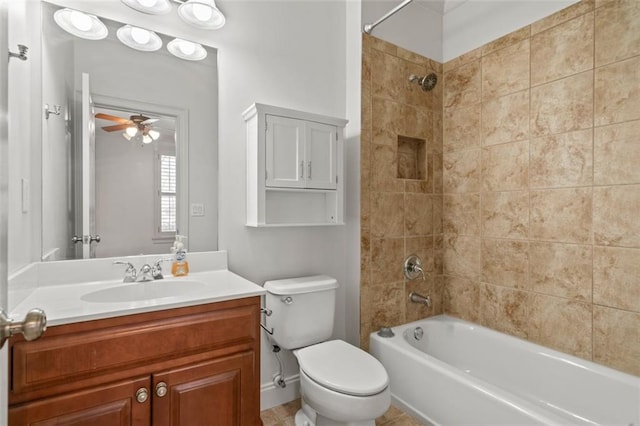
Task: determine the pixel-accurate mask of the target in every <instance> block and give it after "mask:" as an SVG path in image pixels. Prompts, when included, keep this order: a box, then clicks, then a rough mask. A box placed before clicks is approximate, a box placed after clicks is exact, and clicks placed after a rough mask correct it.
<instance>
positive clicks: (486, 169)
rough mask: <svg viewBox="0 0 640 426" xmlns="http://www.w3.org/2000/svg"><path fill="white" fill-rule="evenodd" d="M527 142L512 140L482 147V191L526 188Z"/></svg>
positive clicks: (527, 176) (527, 178)
mask: <svg viewBox="0 0 640 426" xmlns="http://www.w3.org/2000/svg"><path fill="white" fill-rule="evenodd" d="M528 184H529V142H528V141H523V142H514V143H506V144H502V145H494V146H490V147H485V148H483V149H482V189H483V191H509V190H518V189H527V187H528Z"/></svg>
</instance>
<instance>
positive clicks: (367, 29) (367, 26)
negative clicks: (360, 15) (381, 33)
mask: <svg viewBox="0 0 640 426" xmlns="http://www.w3.org/2000/svg"><path fill="white" fill-rule="evenodd" d="M412 1H413V0H404V1H403V2H402V3H400V4H399V5H397V6H396V7H394V8H393V9H392V10H391V11H390V12H389V13H387V14H386V15H384V16H383V17H382V18H380V19H378V20H377V21H376V22H374V23H373V24H364V26H363V27H362V30H363V31H364V32H365V33H367V34H371V31H373V29H374V28H375V27H377V26H378V25H380V24H381V23H383V22H384V21H386V20H387V19H388V18H389V17H390V16H392V15H393V14H395V13H396V12H398V11H399V10H400V9H402V8H403V7H405V6H406V5H408V4H409V3H411V2H412Z"/></svg>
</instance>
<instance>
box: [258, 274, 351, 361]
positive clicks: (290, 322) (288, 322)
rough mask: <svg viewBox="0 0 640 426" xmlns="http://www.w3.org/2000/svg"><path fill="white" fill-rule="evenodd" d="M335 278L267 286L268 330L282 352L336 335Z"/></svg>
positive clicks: (269, 284)
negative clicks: (334, 321)
mask: <svg viewBox="0 0 640 426" xmlns="http://www.w3.org/2000/svg"><path fill="white" fill-rule="evenodd" d="M336 288H338V282H337V281H336V280H335V278H331V277H329V276H326V275H314V276H311V277H301V278H288V279H284V280H274V281H267V282H265V283H264V289H265V290H267V294H266V296H265V297H266V303H265V305H266V308H267V309H270V310H271V316H268V317H267V319H266V322H267V328H268V329H271V328H273V335H272V336H271V337H272V338H273V340H274V341H275V343H276V344H277V345H278V346H280V347H281V348H283V349H297V348H302V347H304V346H309V345H313V344H315V343H320V342H323V341H325V340H328V339H329V338H330V337H331V335H332V334H333V319H334V315H335V305H336Z"/></svg>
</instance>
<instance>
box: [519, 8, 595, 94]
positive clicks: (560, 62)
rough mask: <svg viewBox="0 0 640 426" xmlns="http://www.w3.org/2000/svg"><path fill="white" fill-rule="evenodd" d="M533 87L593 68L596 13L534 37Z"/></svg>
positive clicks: (532, 38) (532, 39)
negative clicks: (594, 16)
mask: <svg viewBox="0 0 640 426" xmlns="http://www.w3.org/2000/svg"><path fill="white" fill-rule="evenodd" d="M531 69H532V70H535V71H534V72H533V73H531V85H532V86H538V85H540V84H544V83H547V82H549V81H553V80H557V79H559V78H563V77H568V76H570V75H573V74H577V73H579V72H582V71H587V70H590V69H593V12H589V13H587V14H585V15H581V16H579V17H577V18H574V19H572V20H570V21H567V22H564V23H562V24H560V25H558V26H556V27H553V28H550V29H548V30H546V31H543V32H541V33H538V34H536V35H534V36H533V37H531Z"/></svg>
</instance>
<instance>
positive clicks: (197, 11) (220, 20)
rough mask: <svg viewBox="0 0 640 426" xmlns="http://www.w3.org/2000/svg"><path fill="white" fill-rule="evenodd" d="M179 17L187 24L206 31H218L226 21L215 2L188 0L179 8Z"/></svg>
mask: <svg viewBox="0 0 640 426" xmlns="http://www.w3.org/2000/svg"><path fill="white" fill-rule="evenodd" d="M178 15H179V16H180V18H182V20H183V21H185V22H186V23H188V24H190V25H193V26H194V27H198V28H202V29H205V30H218V29H220V28H222V27H223V26H224V23H225V21H226V19H225V17H224V15H223V14H222V12H220V9H218V8H217V7H216V3H215V1H214V0H187V1H185V2H184V3H182V4H181V5H180V6H178Z"/></svg>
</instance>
